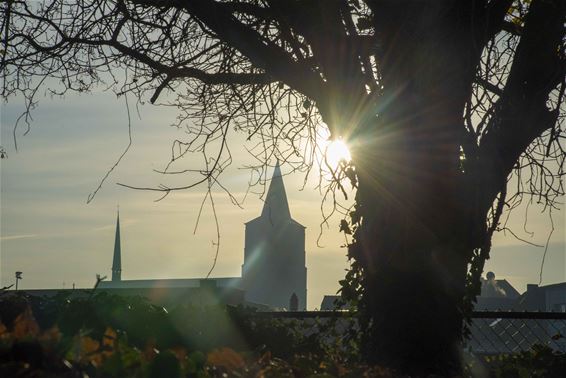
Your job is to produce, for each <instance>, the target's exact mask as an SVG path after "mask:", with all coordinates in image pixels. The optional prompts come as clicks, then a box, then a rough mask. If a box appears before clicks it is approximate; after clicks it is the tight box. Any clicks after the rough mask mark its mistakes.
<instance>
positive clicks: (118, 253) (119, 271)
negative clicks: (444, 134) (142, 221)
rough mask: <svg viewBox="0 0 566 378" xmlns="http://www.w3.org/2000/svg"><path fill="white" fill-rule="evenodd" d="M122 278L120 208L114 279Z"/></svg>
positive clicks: (119, 279)
mask: <svg viewBox="0 0 566 378" xmlns="http://www.w3.org/2000/svg"><path fill="white" fill-rule="evenodd" d="M121 280H122V249H121V247H120V209H118V216H117V218H116V238H115V239H114V258H113V260H112V281H121Z"/></svg>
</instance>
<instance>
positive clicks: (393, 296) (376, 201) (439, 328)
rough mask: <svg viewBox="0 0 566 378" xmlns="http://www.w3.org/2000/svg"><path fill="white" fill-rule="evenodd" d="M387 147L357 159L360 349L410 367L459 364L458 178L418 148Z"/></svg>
mask: <svg viewBox="0 0 566 378" xmlns="http://www.w3.org/2000/svg"><path fill="white" fill-rule="evenodd" d="M385 154H386V155H387V154H388V155H389V156H385V155H384V153H383V152H382V153H379V154H373V155H374V157H373V158H370V161H371V162H373V163H371V164H368V165H367V166H366V169H363V168H361V167H360V166H359V165H358V177H359V189H358V195H357V211H359V215H361V217H362V222H361V225H360V227H359V229H358V231H357V233H356V235H355V236H356V242H355V243H354V244H353V245H351V247H350V255H351V257H353V258H354V259H356V261H357V262H358V263H359V264H360V265H361V266H362V268H363V271H364V278H363V279H364V283H363V288H364V293H363V297H362V303H360V305H361V310H362V311H361V312H362V316H363V317H364V319H362V322H364V321H365V322H367V323H366V324H364V325H363V326H364V328H365V333H364V337H365V340H363V345H364V348H365V354H366V357H367V358H368V359H370V360H372V361H373V362H376V363H382V364H385V365H387V366H395V367H398V368H401V369H403V370H406V371H409V372H418V373H422V372H436V373H438V372H442V373H446V372H448V371H457V370H458V369H459V347H460V341H461V336H462V327H463V312H464V307H463V305H464V302H463V301H464V297H465V283H466V273H467V263H468V261H469V258H470V256H471V253H472V251H473V245H472V243H471V241H470V238H471V236H472V235H471V234H472V233H473V232H472V230H473V228H472V227H466V226H467V225H468V224H469V222H470V214H469V213H468V212H467V211H466V208H467V207H462V206H461V204H462V201H459V196H460V192H459V190H458V186H459V185H458V182H459V178H458V177H455V176H452V177H446V176H443V175H442V174H441V173H440V172H436V171H435V170H432V169H427V168H426V166H427V165H428V164H429V163H427V161H426V160H430V159H426V157H425V156H421V155H420V152H419V151H418V150H405V151H404V152H400V151H396V152H394V151H389V150H387V151H385ZM367 156H368V153H366V154H365V157H367ZM418 159H421V161H419V160H418ZM364 160H366V159H364ZM423 160H424V161H423ZM370 161H368V162H367V163H370ZM382 162H386V163H385V164H383V163H382ZM387 165H390V166H391V167H395V168H394V170H395V171H396V172H395V173H393V172H392V171H391V169H388V168H387ZM392 169H393V168H392ZM445 173H446V172H445ZM464 203H466V202H464Z"/></svg>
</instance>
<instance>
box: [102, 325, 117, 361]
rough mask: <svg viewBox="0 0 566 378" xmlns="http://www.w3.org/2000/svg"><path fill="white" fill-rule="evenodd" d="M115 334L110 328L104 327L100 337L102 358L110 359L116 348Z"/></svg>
mask: <svg viewBox="0 0 566 378" xmlns="http://www.w3.org/2000/svg"><path fill="white" fill-rule="evenodd" d="M117 336H118V335H117V333H116V331H114V329H112V328H111V327H106V330H105V331H104V335H103V336H102V354H103V355H104V357H110V356H111V355H112V354H113V353H114V348H115V346H116V338H117Z"/></svg>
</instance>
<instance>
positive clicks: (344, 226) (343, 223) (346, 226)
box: [340, 219, 352, 235]
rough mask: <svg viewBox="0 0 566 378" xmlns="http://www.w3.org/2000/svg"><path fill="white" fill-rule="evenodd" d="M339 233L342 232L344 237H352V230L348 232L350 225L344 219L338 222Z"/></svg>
mask: <svg viewBox="0 0 566 378" xmlns="http://www.w3.org/2000/svg"><path fill="white" fill-rule="evenodd" d="M340 232H344V233H345V234H346V235H352V230H350V225H349V224H348V222H347V221H346V219H342V220H341V221H340Z"/></svg>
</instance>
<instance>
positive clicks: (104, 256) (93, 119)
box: [0, 93, 566, 309]
mask: <svg viewBox="0 0 566 378" xmlns="http://www.w3.org/2000/svg"><path fill="white" fill-rule="evenodd" d="M22 105H23V104H22V102H21V101H18V100H17V99H15V100H13V101H10V103H8V104H3V105H2V108H1V117H0V120H1V134H0V137H1V140H0V145H2V146H3V147H4V148H5V149H6V151H7V152H8V155H9V157H8V159H3V160H1V161H0V164H1V176H0V186H1V197H0V209H1V223H0V238H1V239H0V264H1V277H0V284H2V285H3V286H5V285H9V284H12V283H13V281H14V278H13V277H14V272H15V271H16V270H20V271H23V272H24V274H23V277H24V279H23V281H21V282H20V285H21V287H22V288H61V287H67V288H69V287H71V286H72V285H73V283H75V284H76V286H77V287H90V286H92V285H93V283H94V280H95V274H97V273H100V274H103V275H109V276H110V267H111V264H112V251H113V244H114V228H115V221H116V206H117V204H118V203H119V204H120V217H121V227H122V229H121V234H122V267H123V272H122V278H123V279H142V278H185V277H186V278H189V277H203V276H205V275H206V273H207V272H208V270H209V269H210V267H211V264H212V261H213V258H214V253H215V250H216V247H215V246H214V245H213V241H215V239H216V228H215V224H214V218H213V216H212V211H211V209H210V206H205V208H204V212H203V216H202V217H201V221H200V225H199V228H198V230H197V232H196V234H193V229H194V226H195V221H196V219H197V214H198V211H199V207H200V204H201V201H202V199H203V198H204V190H205V188H204V187H199V188H196V189H193V190H190V191H183V192H175V193H172V194H171V195H170V196H168V197H167V198H165V199H164V200H162V201H160V202H154V200H156V199H157V198H159V196H158V195H156V194H155V193H151V192H146V191H135V190H131V189H126V188H123V187H119V186H117V185H116V184H115V183H116V182H121V183H126V184H131V185H140V186H156V185H158V184H159V183H173V182H176V183H182V182H184V183H189V182H190V180H191V179H190V178H186V177H177V178H174V179H173V180H171V179H170V178H167V177H163V176H161V175H158V174H156V173H154V172H153V169H162V168H163V167H164V166H165V164H166V163H167V161H168V159H169V157H170V154H171V149H170V147H171V141H172V140H173V139H175V138H178V137H182V136H183V135H184V134H183V131H181V130H177V129H175V128H172V127H169V125H170V124H171V123H172V122H173V120H174V118H175V115H176V114H175V111H174V109H171V108H169V109H166V108H158V107H155V106H144V107H142V108H141V109H140V113H141V114H140V115H141V119H140V118H139V117H138V116H137V115H136V114H135V112H132V136H133V145H132V147H131V149H130V151H129V152H128V154H127V155H126V156H125V157H124V159H123V160H122V162H121V163H120V165H119V166H118V167H117V168H116V169H115V170H114V171H113V172H112V173H111V174H110V176H109V178H108V180H107V182H106V183H105V184H104V186H103V187H102V189H101V190H100V191H99V192H98V194H97V196H96V198H95V199H94V201H93V202H92V203H90V204H86V199H87V197H88V195H89V194H90V193H92V192H93V190H94V189H96V187H97V186H98V183H99V182H100V180H101V178H102V177H103V176H104V175H105V173H106V172H107V171H108V169H109V168H110V167H112V165H113V164H114V162H115V161H116V159H117V158H118V157H119V156H120V154H121V153H122V151H123V149H124V148H125V146H126V145H127V144H128V127H127V125H128V123H127V113H126V110H125V107H124V101H123V99H116V97H115V96H114V95H113V94H110V93H106V94H95V95H81V96H78V95H73V96H68V97H67V98H66V99H64V100H62V99H49V98H44V99H41V101H40V104H39V107H38V108H37V109H36V110H35V111H34V112H33V115H34V120H33V122H32V125H31V130H30V131H29V133H28V134H27V135H25V136H24V135H23V133H24V132H25V131H26V126H25V125H20V126H19V128H18V130H17V132H16V135H17V143H18V152H16V151H15V149H14V139H13V135H12V133H13V126H14V122H15V120H16V118H17V116H18V115H19V114H20V113H21V111H22ZM242 144H244V141H243V138H242V137H235V138H234V139H232V145H231V149H232V153H233V156H234V160H235V161H234V164H233V165H232V167H231V168H230V169H229V170H227V171H226V172H224V173H223V184H225V185H226V186H227V187H228V189H230V191H231V192H232V194H233V195H234V196H235V197H236V198H237V199H238V200H243V199H244V197H245V193H246V190H247V189H248V181H249V178H250V177H249V172H248V171H246V170H243V169H241V168H242V166H243V165H244V164H246V163H250V162H252V160H251V158H250V157H249V156H248V155H247V152H246V151H245V149H244V148H243V147H242ZM282 170H283V172H284V173H285V172H286V171H288V167H285V166H283V167H282ZM303 179H304V176H303V175H302V174H300V173H295V174H292V175H288V176H285V179H284V180H285V185H286V189H287V194H288V197H289V203H290V207H291V214H292V216H293V218H294V219H295V220H297V221H298V222H300V223H302V224H303V225H304V226H306V227H307V230H306V232H307V245H306V251H307V268H308V276H307V282H308V307H309V308H310V309H314V308H318V307H319V306H320V302H321V300H322V296H323V295H324V294H334V293H335V292H336V290H337V289H338V286H339V285H338V280H339V279H342V278H343V275H344V269H345V268H346V267H347V263H346V258H345V253H346V251H345V249H344V248H341V247H340V246H341V245H342V244H344V237H343V235H341V234H340V233H338V221H339V220H338V218H334V219H332V220H331V221H330V228H329V229H325V230H324V232H323V235H322V238H321V241H320V244H321V245H322V247H319V246H317V244H316V240H317V238H318V236H319V232H320V223H321V221H322V215H321V210H320V205H321V200H322V196H321V194H320V193H319V192H318V190H317V189H316V188H315V187H316V184H317V180H316V179H314V178H313V180H311V181H310V182H309V183H307V186H306V187H305V188H304V189H303V190H301V188H302V185H303ZM252 190H253V191H255V192H260V191H261V190H262V188H257V187H256V188H253V189H252ZM214 199H215V203H216V211H217V214H218V217H219V221H220V229H221V231H220V232H221V239H220V253H219V257H218V262H217V265H216V268H215V269H214V271H213V273H212V277H226V276H239V275H240V272H241V264H242V263H243V248H244V240H243V237H244V222H247V221H249V220H251V219H252V218H254V217H256V216H258V215H259V214H260V212H261V207H262V201H261V199H260V195H259V194H253V193H250V194H248V195H247V197H245V202H244V203H243V206H242V207H243V208H239V207H237V206H235V205H233V204H232V203H231V201H230V199H229V198H228V197H227V196H226V195H225V194H224V193H222V192H220V191H218V192H215V195H214ZM525 213H526V208H522V209H519V210H517V211H516V212H515V213H514V214H512V216H511V218H510V220H509V226H510V227H511V229H512V230H513V231H514V232H515V233H516V234H517V235H519V236H520V237H521V238H524V239H526V240H528V241H530V242H532V243H535V244H541V245H543V244H545V243H546V240H547V238H548V236H549V231H550V220H549V217H548V214H540V208H537V207H536V206H534V205H533V206H531V207H530V208H529V209H528V214H529V216H528V220H529V222H528V223H527V224H526V226H525V225H524V224H523V223H524V216H525ZM564 214H565V212H564V210H563V209H562V211H560V212H554V213H553V220H554V227H555V230H554V232H553V234H552V236H551V238H550V243H549V248H548V252H547V256H546V263H545V265H544V271H543V284H544V283H555V282H561V281H564V280H566V273H565V272H566V258H565V255H566V251H565V246H566V243H565V232H564V228H565V222H564V218H565V215H564ZM531 232H532V233H533V234H531ZM543 253H544V248H540V247H535V246H532V245H529V244H526V243H523V242H520V241H518V240H517V239H515V238H514V237H512V236H511V235H510V234H509V233H508V234H507V235H503V234H502V233H500V234H498V235H496V237H495V242H494V249H493V252H492V259H491V260H489V261H488V265H487V269H488V270H493V271H494V272H495V274H496V277H497V278H507V279H508V280H509V281H510V282H511V283H512V284H513V285H515V287H516V288H517V289H518V290H519V291H520V292H522V291H524V290H525V285H526V284H527V283H538V280H539V278H538V276H539V269H540V266H541V259H542V256H543Z"/></svg>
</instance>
